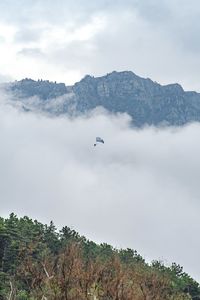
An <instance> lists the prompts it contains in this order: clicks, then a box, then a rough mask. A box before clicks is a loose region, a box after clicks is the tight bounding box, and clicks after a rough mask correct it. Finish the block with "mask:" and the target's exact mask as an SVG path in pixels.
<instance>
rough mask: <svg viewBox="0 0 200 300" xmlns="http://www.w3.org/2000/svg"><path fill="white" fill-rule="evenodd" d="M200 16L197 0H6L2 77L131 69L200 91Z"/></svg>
mask: <svg viewBox="0 0 200 300" xmlns="http://www.w3.org/2000/svg"><path fill="white" fill-rule="evenodd" d="M16 12H17V13H16ZM199 18H200V3H199V1H198V0H191V1H188V0H115V1H114V0H101V1H97V0H84V1H83V0H76V1H73V0H59V1H57V2H55V1H53V0H45V1H41V0H18V1H12V0H3V1H1V3H0V70H1V71H0V81H9V80H16V79H17V80H20V79H22V78H26V77H28V78H30V77H31V78H32V79H35V80H37V79H38V78H42V79H48V80H52V81H58V82H64V83H66V84H68V85H71V84H73V83H75V82H77V81H79V80H80V79H81V78H82V77H84V76H85V75H86V74H90V75H93V76H102V75H105V74H107V73H110V72H112V71H114V70H116V71H124V70H129V71H133V72H135V73H136V74H137V75H139V76H141V77H145V78H146V77H148V78H151V79H152V80H154V81H157V82H159V83H161V84H168V83H174V82H177V83H180V84H181V85H183V87H184V89H185V90H196V91H200V83H199V82H200V80H199V79H200V78H199V77H200V75H199V67H200V51H199V50H200V42H199V30H200V28H199V27H200V25H199Z"/></svg>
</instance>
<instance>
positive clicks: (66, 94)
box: [4, 71, 200, 127]
mask: <svg viewBox="0 0 200 300" xmlns="http://www.w3.org/2000/svg"><path fill="white" fill-rule="evenodd" d="M4 88H5V89H6V91H7V92H9V93H10V95H11V96H12V99H13V101H14V102H15V103H18V104H21V105H22V106H23V108H24V110H28V111H29V110H39V111H43V112H47V113H50V114H53V115H61V114H75V115H76V114H79V113H85V112H87V111H90V110H92V109H95V108H96V107H98V106H102V107H104V108H105V109H107V110H108V111H110V112H112V113H117V112H121V113H128V114H129V115H130V116H131V117H132V119H133V125H135V126H138V127H141V126H144V125H156V126H157V125H176V126H177V125H178V126H180V125H184V124H186V123H189V122H194V121H198V122H199V121H200V94H199V93H197V92H193V91H191V92H186V91H184V90H183V88H182V87H181V86H180V85H179V84H177V83H175V84H168V85H160V84H158V83H157V82H154V81H152V80H151V79H149V78H147V79H145V78H141V77H139V76H137V75H136V74H134V73H133V72H131V71H124V72H116V71H114V72H112V73H110V74H107V75H105V76H102V77H96V78H95V77H92V76H90V75H86V76H85V77H84V78H83V79H82V80H81V81H80V82H77V83H75V84H74V85H73V86H66V85H65V84H64V83H56V82H49V81H42V80H38V81H34V80H32V79H23V80H21V81H15V82H13V83H8V84H6V85H4ZM16 99H17V100H16Z"/></svg>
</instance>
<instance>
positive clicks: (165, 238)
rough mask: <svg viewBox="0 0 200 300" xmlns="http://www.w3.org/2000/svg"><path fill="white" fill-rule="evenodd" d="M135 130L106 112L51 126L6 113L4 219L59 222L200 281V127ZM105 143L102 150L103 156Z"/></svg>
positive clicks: (2, 122)
mask: <svg viewBox="0 0 200 300" xmlns="http://www.w3.org/2000/svg"><path fill="white" fill-rule="evenodd" d="M1 99H2V97H1ZM129 124H130V118H129V117H128V116H127V115H118V116H113V115H109V114H107V113H103V111H101V110H97V111H96V112H93V113H92V114H91V115H90V116H85V117H77V118H75V119H68V118H67V117H65V118H56V119H50V118H47V117H45V116H41V115H34V114H32V113H28V114H25V113H23V112H19V111H17V110H15V109H14V108H12V107H10V106H9V105H3V104H1V109H0V139H1V148H0V164H1V169H0V182H1V185H0V198H1V199H2V200H1V214H3V215H4V216H6V215H8V214H9V213H10V212H11V211H14V212H16V213H18V214H19V215H24V214H26V215H29V216H31V217H33V218H37V219H39V220H41V221H43V222H48V221H50V220H51V219H52V220H54V221H55V223H56V224H57V225H58V226H59V227H61V226H63V225H68V226H72V227H73V228H74V229H76V230H78V231H79V232H80V233H81V234H84V235H85V236H87V237H88V238H91V239H93V240H95V241H97V242H109V243H112V245H113V246H117V247H131V248H134V249H137V250H138V251H139V252H140V253H141V254H142V255H144V256H145V257H146V259H148V260H151V259H157V258H161V259H164V260H167V261H168V262H169V263H170V262H172V261H176V262H177V263H180V264H182V265H183V266H184V269H185V271H186V272H189V273H190V274H191V275H193V276H195V278H197V279H199V273H198V272H199V266H198V265H197V263H196V262H197V261H198V258H199V251H200V243H199V240H198V238H197V237H198V233H199V230H200V221H199V217H198V211H199V208H200V203H199V196H200V192H199V182H198V178H199V175H200V174H199V166H200V159H199V151H200V143H199V139H198V136H199V124H192V125H190V126H187V127H184V128H180V129H176V130H171V129H155V128H146V129H143V130H133V129H131V127H130V126H129ZM96 135H100V136H102V137H103V138H104V140H105V144H104V145H102V147H101V146H100V147H96V148H94V147H93V143H94V139H95V136H96Z"/></svg>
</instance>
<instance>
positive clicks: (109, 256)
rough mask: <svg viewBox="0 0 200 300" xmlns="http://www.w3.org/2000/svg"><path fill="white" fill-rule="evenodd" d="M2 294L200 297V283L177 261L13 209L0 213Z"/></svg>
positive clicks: (78, 298)
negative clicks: (159, 258) (97, 238)
mask: <svg viewBox="0 0 200 300" xmlns="http://www.w3.org/2000/svg"><path fill="white" fill-rule="evenodd" d="M0 299H2V300H4V299H5V300H6V299H9V300H11V299H13V300H14V299H18V300H25V299H29V300H36V299H43V300H45V299H48V300H51V299H52V300H53V299H55V300H62V299H63V300H64V299H66V300H85V299H88V300H91V299H94V300H95V299H96V300H98V299H99V300H100V299H101V300H111V299H113V300H133V299H134V300H145V299H146V300H147V299H148V300H150V299H152V300H153V299H155V300H156V299H157V300H161V299H162V300H165V299H166V300H167V299H169V300H172V299H177V300H179V299H180V300H181V299H200V286H199V284H198V283H197V282H196V281H195V280H193V279H192V278H191V277H190V276H189V275H188V274H186V273H185V272H183V268H182V267H181V266H179V265H178V264H176V263H173V264H172V265H171V266H164V264H163V263H162V262H159V261H153V262H152V263H151V264H147V263H146V262H145V260H144V259H143V258H142V257H141V256H140V255H139V254H138V253H137V252H136V251H135V250H132V249H124V250H123V249H120V250H119V249H118V250H117V249H114V248H113V247H112V246H110V245H108V244H100V245H98V244H96V243H94V242H92V241H89V240H87V239H86V238H85V237H83V236H80V235H79V234H78V233H77V232H76V231H74V230H72V229H70V228H69V227H67V226H66V227H63V228H62V230H60V231H58V230H57V229H56V227H55V226H54V224H53V222H51V223H50V225H43V224H42V223H40V222H38V221H36V220H32V219H30V218H28V217H23V218H18V217H17V216H16V215H14V214H13V213H12V214H11V215H10V216H9V218H7V219H4V218H0Z"/></svg>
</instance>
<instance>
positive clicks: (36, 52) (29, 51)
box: [17, 48, 44, 58]
mask: <svg viewBox="0 0 200 300" xmlns="http://www.w3.org/2000/svg"><path fill="white" fill-rule="evenodd" d="M17 54H18V55H23V56H30V57H31V56H32V57H38V58H43V57H44V53H42V51H41V50H40V49H39V48H23V49H21V50H20V51H19V52H18V53H17Z"/></svg>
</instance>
